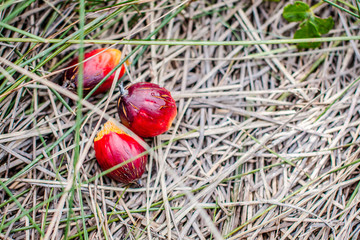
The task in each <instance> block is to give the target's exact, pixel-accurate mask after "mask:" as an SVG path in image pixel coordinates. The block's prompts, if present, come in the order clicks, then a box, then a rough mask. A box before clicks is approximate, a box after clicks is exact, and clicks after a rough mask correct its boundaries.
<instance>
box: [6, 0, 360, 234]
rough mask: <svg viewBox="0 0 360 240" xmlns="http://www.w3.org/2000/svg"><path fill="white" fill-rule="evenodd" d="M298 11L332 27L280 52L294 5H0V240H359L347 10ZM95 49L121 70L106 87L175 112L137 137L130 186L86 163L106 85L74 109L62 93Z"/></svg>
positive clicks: (359, 69)
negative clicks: (73, 65) (138, 85)
mask: <svg viewBox="0 0 360 240" xmlns="http://www.w3.org/2000/svg"><path fill="white" fill-rule="evenodd" d="M303 2H304V3H306V4H308V6H309V7H310V9H309V10H308V11H307V13H308V14H310V15H307V16H310V17H311V16H315V15H316V16H317V17H319V18H322V19H329V17H331V18H332V19H333V26H332V27H331V29H330V31H329V32H327V33H321V34H319V36H318V37H320V40H321V43H319V44H318V46H315V47H314V48H301V45H300V47H299V45H298V44H297V42H300V41H301V39H300V40H299V39H296V40H295V41H294V39H293V37H294V35H296V32H297V31H298V29H300V28H301V26H304V25H301V23H300V22H301V21H300V22H299V21H297V22H289V21H288V20H287V19H285V18H284V16H283V11H284V8H286V6H288V5H289V4H292V3H294V2H293V1H262V0H253V1H248V0H226V1H203V0H198V1H180V0H163V1H153V0H139V1H95V0H89V1H83V0H81V1H63V0H57V1H39V0H27V1H20V2H19V1H13V0H8V1H5V2H4V3H3V5H0V9H1V15H0V16H1V19H2V22H1V23H0V26H1V31H0V33H1V35H0V56H1V57H0V61H1V65H0V72H1V82H0V134H1V135H0V178H1V179H0V180H1V181H0V183H1V186H0V217H1V224H0V238H1V239H40V238H42V239H49V238H50V239H359V230H360V224H359V222H360V218H359V212H360V208H359V206H358V203H359V191H358V190H359V187H360V183H359V180H360V177H359V164H360V160H359V159H358V155H359V152H360V150H359V147H358V146H359V140H358V139H359V131H360V128H359V123H360V120H359V110H360V105H359V101H360V99H359V93H360V92H359V90H358V86H359V80H360V78H359V73H360V65H359V60H360V53H359V50H358V48H359V44H358V41H359V39H360V37H359V25H358V23H359V20H358V19H359V18H360V17H359V11H358V8H357V5H356V3H355V1H345V0H342V1H336V4H337V5H335V3H334V2H335V1H334V2H331V1H323V2H322V1H303ZM354 4H355V5H354ZM310 17H309V19H310ZM329 21H330V20H329ZM310 34H314V32H311V33H310ZM315 35H316V34H315ZM315 35H311V36H315ZM150 39H152V41H149V40H150ZM137 40H146V41H137ZM305 42H307V43H309V42H311V41H310V40H308V39H306V41H305ZM98 48H116V49H119V50H121V51H122V59H123V60H125V59H124V58H128V61H127V64H126V71H127V73H126V74H125V76H124V77H123V78H121V79H119V80H118V82H120V81H121V82H123V84H124V85H125V86H127V85H129V84H131V83H135V82H144V81H146V82H153V83H156V84H159V85H160V86H162V87H165V88H166V89H168V90H169V91H171V94H172V96H173V98H174V99H175V100H176V104H177V110H178V114H177V116H176V118H175V120H174V122H173V123H172V126H171V128H170V129H169V131H167V132H166V133H164V134H161V135H159V136H157V137H154V138H148V139H144V141H142V140H141V139H138V141H139V142H141V144H143V145H145V146H146V147H147V148H148V149H149V154H150V155H149V158H148V163H147V166H146V171H145V173H144V174H143V176H142V177H141V179H140V182H141V185H137V184H130V185H127V184H122V183H119V182H115V181H113V180H111V179H110V178H109V177H107V176H105V175H104V174H103V173H102V170H101V169H100V167H99V165H98V163H97V161H96V158H95V152H94V148H93V139H94V137H95V135H96V133H97V132H98V130H99V129H100V128H101V126H102V125H103V124H104V123H105V121H106V120H109V119H115V121H116V122H117V124H120V121H119V116H118V113H117V101H118V98H119V95H120V91H119V88H118V86H116V85H115V84H113V86H112V88H111V89H110V91H109V92H107V93H103V94H100V95H97V96H91V97H88V98H86V99H87V100H84V101H79V94H78V93H77V92H71V91H69V90H68V89H65V88H63V87H61V85H62V84H63V80H64V72H65V71H66V67H67V66H68V64H69V62H70V61H71V59H73V58H74V57H77V56H79V55H82V54H83V51H82V49H84V51H85V52H89V51H91V50H93V49H98ZM80 98H81V94H80ZM129 134H130V135H131V134H132V133H131V132H130V133H129Z"/></svg>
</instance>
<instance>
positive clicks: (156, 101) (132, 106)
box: [118, 82, 177, 138]
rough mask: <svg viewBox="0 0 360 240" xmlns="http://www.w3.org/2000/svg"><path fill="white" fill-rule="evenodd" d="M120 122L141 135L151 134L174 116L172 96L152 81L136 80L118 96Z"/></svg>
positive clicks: (166, 127)
mask: <svg viewBox="0 0 360 240" xmlns="http://www.w3.org/2000/svg"><path fill="white" fill-rule="evenodd" d="M118 113H119V116H120V119H121V122H122V124H124V125H125V126H127V127H128V128H129V129H130V130H131V131H133V132H134V133H136V134H137V135H138V136H140V137H144V138H146V137H154V136H157V135H160V134H162V133H164V132H166V131H167V130H169V128H170V126H171V124H172V122H173V120H174V119H175V117H176V114H177V109H176V104H175V100H174V99H173V98H172V97H171V94H170V92H169V91H168V90H166V89H165V88H162V87H160V86H158V85H157V84H154V83H146V82H141V83H135V84H133V85H131V86H129V87H127V88H126V89H125V90H124V93H122V95H121V96H120V98H119V100H118Z"/></svg>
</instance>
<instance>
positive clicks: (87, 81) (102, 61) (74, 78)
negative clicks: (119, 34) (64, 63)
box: [64, 48, 125, 95]
mask: <svg viewBox="0 0 360 240" xmlns="http://www.w3.org/2000/svg"><path fill="white" fill-rule="evenodd" d="M104 50H105V51H104ZM102 51H104V52H102ZM100 52H101V53H100ZM96 54H98V55H96ZM94 55H96V56H94ZM92 56H94V57H92ZM90 57H92V58H91V59H89V60H88V61H84V79H83V90H84V92H85V93H88V92H90V91H91V90H92V89H93V88H94V87H95V86H96V85H97V84H98V83H99V82H100V81H101V80H102V79H103V78H104V77H105V76H106V75H107V74H108V73H109V72H110V71H111V70H113V69H114V68H115V67H116V65H118V64H119V63H120V60H121V51H120V50H118V49H105V48H100V49H95V50H93V51H91V52H88V53H85V54H84V60H86V59H88V58H90ZM78 63H79V59H78V58H76V59H74V60H73V61H71V62H70V64H69V67H70V66H73V65H75V64H78ZM78 72H79V65H76V66H74V67H72V68H70V69H68V70H66V72H65V75H64V82H65V85H67V86H69V88H70V89H71V90H74V91H76V89H77V87H78ZM124 73H125V67H124V65H122V66H121V69H120V75H119V79H120V78H121V77H122V76H123V75H124ZM114 78H115V72H114V73H113V74H112V75H111V76H110V77H109V78H108V79H107V80H106V81H105V82H104V83H103V84H102V85H101V86H100V87H99V88H98V89H97V90H96V91H95V92H94V94H93V95H96V94H99V93H103V92H106V91H108V90H109V89H110V88H111V85H112V82H113V81H114Z"/></svg>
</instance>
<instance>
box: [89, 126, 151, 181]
mask: <svg viewBox="0 0 360 240" xmlns="http://www.w3.org/2000/svg"><path fill="white" fill-rule="evenodd" d="M94 148H95V157H96V159H97V161H98V163H99V165H100V167H101V169H102V170H103V171H105V170H107V169H109V168H112V167H114V166H116V165H118V164H120V163H124V162H126V161H128V160H129V159H132V158H135V157H136V156H138V155H139V154H141V153H143V152H144V151H145V149H144V148H143V147H142V146H141V145H140V144H139V143H138V142H137V141H136V140H135V139H134V138H132V137H130V136H129V135H127V134H126V133H125V132H124V131H122V130H121V129H120V128H119V127H117V126H116V125H115V124H114V123H113V122H111V121H108V122H106V123H105V125H104V127H103V129H102V130H101V131H99V132H98V134H97V136H96V138H95V139H94ZM147 156H148V155H147V154H146V155H143V156H141V157H138V158H136V159H133V160H131V161H130V162H128V163H126V164H124V165H122V166H121V167H119V168H117V169H116V170H114V171H112V172H110V173H108V174H107V176H108V177H110V178H112V179H114V180H117V181H119V182H122V183H130V182H133V181H135V180H137V179H139V178H140V177H141V176H142V174H143V173H144V171H145V166H146V162H147Z"/></svg>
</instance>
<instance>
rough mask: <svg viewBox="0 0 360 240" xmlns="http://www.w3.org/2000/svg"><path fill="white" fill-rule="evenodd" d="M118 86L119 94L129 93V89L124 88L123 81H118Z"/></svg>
mask: <svg viewBox="0 0 360 240" xmlns="http://www.w3.org/2000/svg"><path fill="white" fill-rule="evenodd" d="M118 86H119V88H120V96H125V95H127V94H128V93H129V91H128V90H127V89H125V88H124V84H123V82H120V83H119V85H118Z"/></svg>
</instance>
